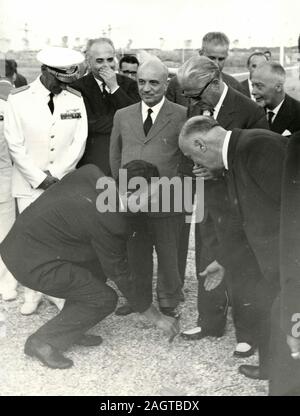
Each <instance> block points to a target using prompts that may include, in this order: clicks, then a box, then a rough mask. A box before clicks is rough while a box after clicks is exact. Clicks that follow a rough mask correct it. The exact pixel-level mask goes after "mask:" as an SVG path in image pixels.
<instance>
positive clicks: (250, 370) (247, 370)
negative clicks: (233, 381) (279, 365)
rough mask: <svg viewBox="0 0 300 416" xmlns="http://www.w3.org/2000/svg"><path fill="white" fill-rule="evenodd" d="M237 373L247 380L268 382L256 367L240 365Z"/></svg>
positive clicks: (266, 376)
mask: <svg viewBox="0 0 300 416" xmlns="http://www.w3.org/2000/svg"><path fill="white" fill-rule="evenodd" d="M239 372H240V373H241V374H243V376H246V377H248V378H252V379H253V380H268V378H269V377H268V375H267V374H266V373H264V372H261V371H260V368H259V366H258V365H246V364H245V365H240V366H239Z"/></svg>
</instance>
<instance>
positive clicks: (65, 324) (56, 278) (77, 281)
mask: <svg viewBox="0 0 300 416" xmlns="http://www.w3.org/2000/svg"><path fill="white" fill-rule="evenodd" d="M97 264H98V267H95V263H83V264H80V265H78V264H72V263H65V262H63V261H57V262H51V263H49V264H45V265H43V266H40V268H37V269H35V270H34V271H33V272H32V273H31V274H30V275H29V276H26V282H25V281H23V282H22V283H23V284H26V285H27V286H28V287H30V288H31V289H34V290H38V291H40V292H42V293H45V294H46V295H49V296H55V297H58V298H64V299H66V302H65V305H64V307H63V309H62V310H61V311H60V313H58V315H56V316H55V317H54V318H52V319H50V321H48V322H46V324H44V325H43V326H42V327H41V328H39V329H38V330H37V331H36V332H35V335H36V336H37V337H38V338H39V339H41V340H42V341H44V342H46V343H48V344H50V345H52V346H53V347H55V348H58V349H59V350H61V351H64V350H66V349H68V348H69V347H70V346H71V345H72V344H74V343H75V342H76V340H78V339H79V338H80V337H81V336H82V335H83V334H84V333H85V332H86V331H87V330H88V329H89V328H91V327H93V326H94V325H96V324H97V323H98V322H99V321H101V320H103V319H104V318H105V317H106V316H107V315H109V314H111V313H112V312H113V311H114V309H115V307H116V304H117V298H118V297H117V294H116V292H115V291H114V290H113V289H112V288H111V287H110V286H108V285H107V284H106V282H105V280H106V279H105V276H104V274H103V271H102V268H101V265H100V263H97Z"/></svg>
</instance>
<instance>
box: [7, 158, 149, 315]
mask: <svg viewBox="0 0 300 416" xmlns="http://www.w3.org/2000/svg"><path fill="white" fill-rule="evenodd" d="M103 176H104V175H103V173H102V172H101V171H100V170H99V169H98V168H97V167H96V166H93V165H88V166H84V167H82V168H80V169H78V170H76V171H75V172H72V173H70V174H68V175H66V176H65V177H64V178H63V179H62V180H61V181H60V182H59V183H57V184H56V185H54V186H53V187H51V188H49V189H48V190H47V191H45V192H44V193H43V194H42V195H41V196H40V197H39V198H38V199H37V200H36V201H35V202H34V203H32V204H31V205H30V206H29V207H28V208H27V209H26V210H25V211H24V212H23V213H22V214H21V215H19V217H18V218H17V220H16V222H15V223H14V225H13V227H12V229H11V230H10V232H9V234H8V235H7V237H6V238H5V239H4V241H3V242H2V244H1V245H0V253H1V256H2V259H3V261H4V263H5V264H6V266H7V268H8V269H9V270H10V271H11V272H12V274H13V275H14V276H15V278H16V279H17V280H18V281H20V282H21V283H23V284H24V285H25V286H29V287H32V288H34V282H35V280H33V276H35V279H36V275H38V276H39V278H43V270H44V269H49V267H51V266H52V264H53V267H56V265H57V263H59V262H64V263H73V264H77V265H80V266H81V267H84V264H87V263H91V262H95V261H97V260H98V261H99V262H100V264H101V266H102V269H103V271H104V273H105V275H106V276H107V277H108V278H109V279H111V280H113V281H114V282H115V283H116V284H117V286H118V287H119V289H120V290H121V292H122V293H123V294H124V295H125V296H126V297H127V298H128V300H129V301H130V303H131V304H132V305H135V306H134V307H135V309H136V310H139V311H143V310H146V309H147V308H148V307H149V305H144V304H140V303H139V300H138V299H135V297H134V295H133V289H132V287H131V283H130V279H129V277H130V271H129V268H128V262H127V253H126V242H127V239H128V238H129V236H130V234H131V230H130V228H129V226H128V223H127V221H126V218H125V217H124V216H123V215H122V214H120V213H118V212H104V213H101V212H99V211H98V210H97V208H96V201H97V198H98V196H99V193H100V192H99V191H98V190H97V189H96V183H97V181H98V179H99V178H101V177H103ZM111 181H112V182H113V180H112V179H111ZM99 267H100V265H99ZM70 279H71V276H70ZM53 284H55V282H53Z"/></svg>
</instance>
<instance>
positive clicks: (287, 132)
mask: <svg viewBox="0 0 300 416" xmlns="http://www.w3.org/2000/svg"><path fill="white" fill-rule="evenodd" d="M291 134H292V133H291V132H290V131H289V130H284V132H283V133H282V135H281V136H290V135H291Z"/></svg>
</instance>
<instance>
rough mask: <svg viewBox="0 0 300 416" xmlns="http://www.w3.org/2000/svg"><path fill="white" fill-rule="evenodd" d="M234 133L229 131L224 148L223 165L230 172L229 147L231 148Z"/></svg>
mask: <svg viewBox="0 0 300 416" xmlns="http://www.w3.org/2000/svg"><path fill="white" fill-rule="evenodd" d="M231 133H232V131H231V130H228V131H227V133H226V136H225V139H224V143H223V147H222V159H223V164H224V167H225V169H226V170H228V146H229V140H230V136H231Z"/></svg>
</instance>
